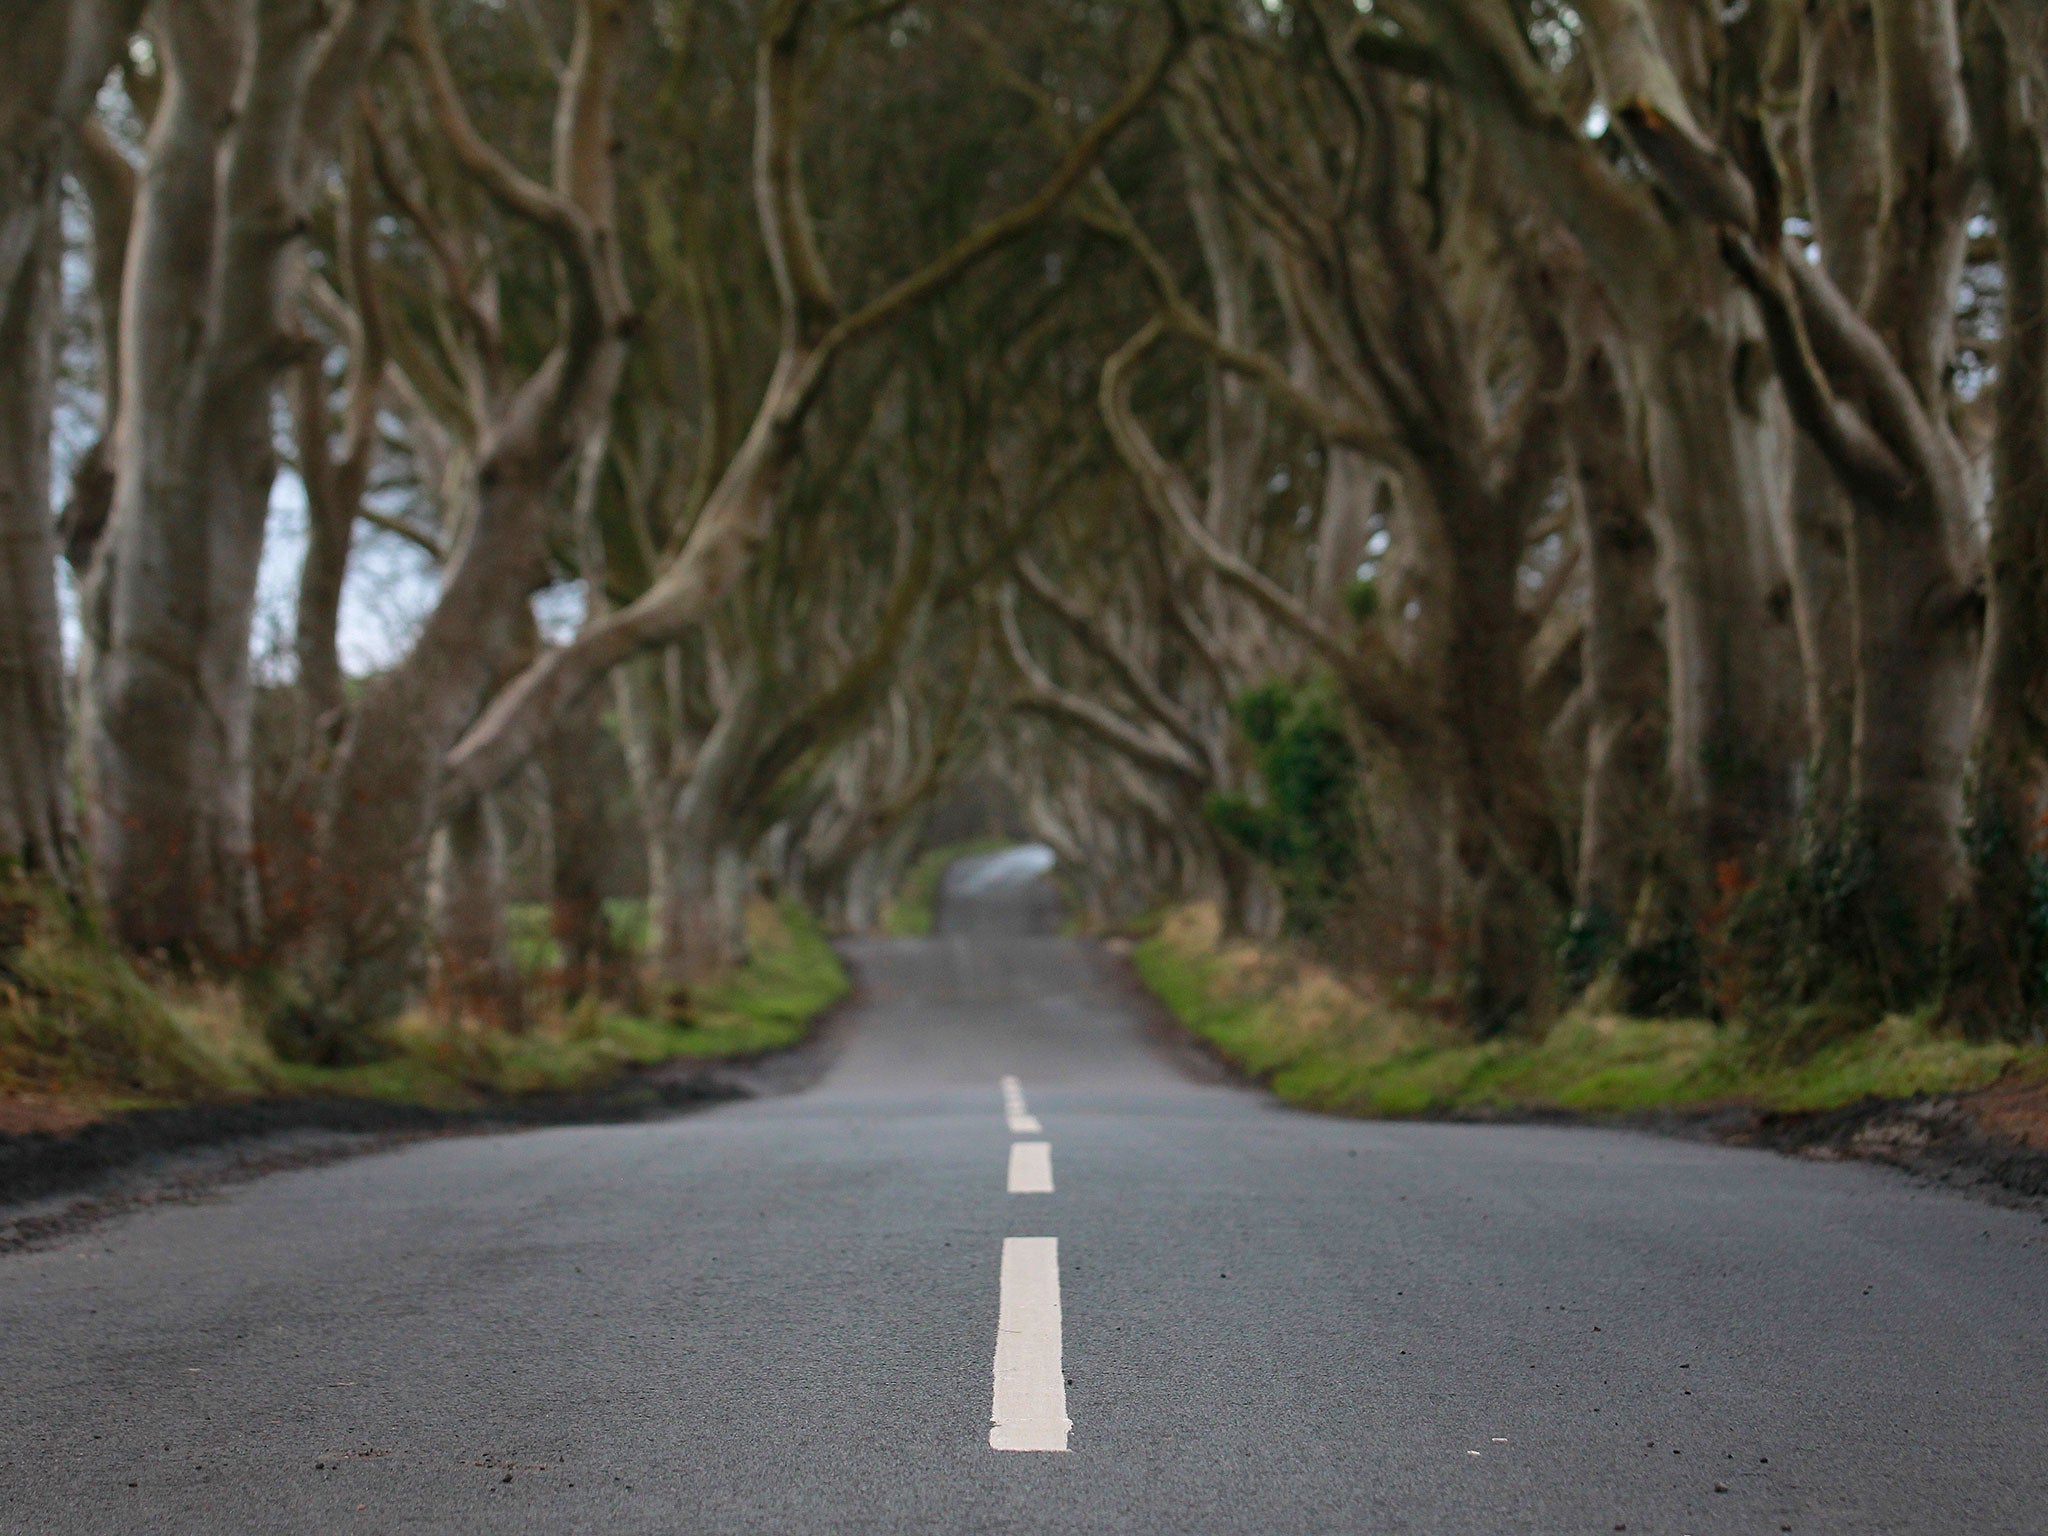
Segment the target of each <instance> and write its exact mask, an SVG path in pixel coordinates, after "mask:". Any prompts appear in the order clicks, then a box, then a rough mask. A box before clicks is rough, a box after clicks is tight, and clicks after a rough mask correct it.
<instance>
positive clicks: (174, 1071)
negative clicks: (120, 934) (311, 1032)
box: [0, 874, 267, 1105]
mask: <svg viewBox="0 0 2048 1536" xmlns="http://www.w3.org/2000/svg"><path fill="white" fill-rule="evenodd" d="M0 935H4V938H0V1094H9V1095H22V1094H39V1095H58V1096H70V1097H83V1098H86V1099H89V1100H94V1101H98V1102H103V1103H108V1104H115V1105H120V1104H127V1103H153V1102H161V1101H174V1100H181V1099H188V1098H199V1097H213V1096H221V1095H232V1094H238V1093H248V1092H253V1091H257V1090H258V1089H260V1088H261V1086H262V1082H263V1078H262V1058H263V1057H264V1056H265V1055H266V1054H267V1053H266V1052H264V1051H263V1050H261V1049H260V1047H259V1048H257V1049H256V1050H254V1051H251V1050H249V1049H245V1048H244V1047H245V1044H246V1043H245V1042H242V1041H239V1040H237V1039H235V1038H232V1037H231V1036H224V1035H223V1034H222V1033H221V1032H219V1031H216V1030H212V1029H208V1028H206V1027H204V1026H203V1025H201V1024H197V1023H195V1022H194V1021H193V1020H191V1019H189V1018H188V1017H186V1016H185V1015H184V1014H182V1013H181V1012H180V1011H179V1010H177V1009H175V1008H173V1007H170V1006H169V1005H167V1003H166V1002H165V1000H164V998H163V997H162V996H161V995H160V994H159V993H158V992H157V991H156V990H155V989H153V988H152V987H151V986H150V985H149V984H148V983H147V982H146V981H145V980H144V979H143V977H142V976H141V975H140V974H139V973H138V972H137V971H136V969H135V967H134V966H133V965H131V964H130V963H129V961H128V960H127V958H126V957H125V956H123V955H122V954H121V953H120V951H119V950H118V949H116V948H115V947H114V946H113V945H112V944H111V943H109V942H108V941H107V940H106V939H105V938H104V937H103V936H102V935H101V934H100V933H99V932H98V931H97V930H96V929H95V928H94V926H93V924H92V922H91V920H90V919H89V918H88V917H86V916H84V915H82V914H80V913H78V912H75V911H73V910H71V909H70V908H69V907H67V905H66V904H65V903H64V902H62V901H61V900H59V899H58V898H57V897H56V896H55V895H54V894H53V893H52V892H51V891H49V890H48V889H46V888H44V887H42V886H40V885H38V884H36V883H34V882H31V881H29V880H26V879H23V878H21V877H19V876H16V875H12V874H8V875H0Z"/></svg>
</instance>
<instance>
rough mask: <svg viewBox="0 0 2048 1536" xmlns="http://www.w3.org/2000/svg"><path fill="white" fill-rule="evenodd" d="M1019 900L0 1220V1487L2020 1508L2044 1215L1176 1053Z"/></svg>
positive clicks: (1812, 1509) (1293, 1507)
mask: <svg viewBox="0 0 2048 1536" xmlns="http://www.w3.org/2000/svg"><path fill="white" fill-rule="evenodd" d="M1031 875H1032V872H1031V871H1028V870H1027V871H1023V872H1022V875H1021V877H1020V879H1022V880H1028V879H1029V878H1031ZM1045 910H1046V908H1045V905H1044V902H1043V900H1042V898H1040V897H1038V896H1033V895H1031V894H1030V893H1029V892H1026V891H1023V890H1022V889H1021V886H1020V882H1019V880H1012V881H1011V882H1009V883H1007V884H1005V883H1003V882H996V883H994V884H993V885H990V886H987V887H985V888H984V889H982V890H981V891H979V892H967V893H963V892H961V891H960V890H958V889H956V888H953V887H951V886H949V889H948V892H947V895H946V900H945V902H944V903H943V905H942V913H943V914H944V919H945V924H946V926H947V927H948V928H949V929H950V930H952V931H950V932H948V933H945V934H942V936H940V937H938V938H935V939H929V940H894V941H872V942H864V943H860V944H855V945H852V946H850V952H851V954H852V957H853V959H854V960H855V962H856V963H857V965H858V967H859V970H860V974H861V977H862V980H863V984H864V987H865V1000H864V1002H863V1003H862V1005H861V1006H860V1008H859V1009H858V1011H857V1012H856V1014H855V1015H854V1016H853V1017H852V1018H851V1019H850V1020H849V1021H848V1023H847V1026H846V1028H845V1031H844V1034H843V1038H844V1042H845V1043H844V1050H843V1053H842V1054H841V1056H840V1057H839V1059H838V1061H837V1063H836V1065H835V1066H834V1067H833V1069H832V1070H831V1072H830V1073H829V1074H828V1075H827V1076H826V1077H825V1079H824V1081H823V1082H822V1084H820V1085H819V1086H818V1087H816V1088H813V1089H811V1090H810V1091H808V1092H805V1093H802V1094H797V1095H793V1096H789V1097H784V1098H778V1099H763V1100H757V1101H753V1102H748V1103H742V1104H734V1105H730V1106H727V1107H723V1108H719V1109H715V1110H712V1111H709V1112H705V1113H699V1114H694V1115H689V1116H686V1117H683V1118H679V1119H676V1120H672V1121H667V1122H663V1123H659V1124H651V1125H632V1126H622V1127H617V1128H595V1129H592V1128H579V1129H568V1130H556V1131H545V1132H530V1133H526V1134H519V1135H505V1136H494V1137H478V1138H456V1139H449V1140H444V1141H436V1142H431V1143H425V1144H420V1145H415V1146H413V1147H410V1148H407V1149H405V1150H402V1151H398V1152H392V1153H386V1154H382V1155H377V1156H370V1157H364V1158H361V1159H358V1160H356V1161H353V1162H348V1163H343V1164H338V1165H335V1166H331V1167H327V1168H323V1169H317V1170H311V1171H305V1172H298V1173H288V1174H281V1175H278V1176H275V1177H272V1178H269V1179H265V1180H262V1181H260V1182H257V1183H253V1184H248V1185H244V1186H240V1187H237V1188H232V1189H229V1190H227V1191H225V1192H224V1193H222V1194H221V1195H219V1196H217V1197H215V1198H212V1199H210V1200H208V1201H206V1202H205V1203H201V1204H196V1205H182V1206H166V1207H162V1208H157V1209H152V1210H149V1211H146V1212H144V1213H141V1214H138V1215H133V1216H128V1217H124V1218H120V1219H118V1220H116V1221H113V1222H111V1223H109V1224H107V1225H105V1226H103V1227H101V1228H100V1229H98V1230H97V1231H94V1232H90V1233H87V1234H85V1235H82V1236H79V1237H74V1238H71V1239H67V1240H65V1241H64V1242H62V1243H61V1244H59V1245H58V1246H56V1247H54V1248H49V1249H45V1250H43V1251H40V1252H34V1253H28V1254H22V1255H17V1256H14V1257H11V1258H0V1530H4V1531H7V1532H34V1533H46V1532H85V1531H92V1532H121V1533H130V1532H178V1533H185V1532H190V1533H208V1536H211V1533H222V1532H265V1533H275V1532H321V1533H325V1532H349V1531H360V1532H398V1531H404V1532H421V1533H429V1532H431V1533H447V1532H499V1531H506V1532H534V1533H549V1536H553V1533H564V1532H588V1533H592V1536H599V1533H602V1536H620V1533H639V1532H646V1533H655V1532H660V1533H691V1536H700V1533H724V1532H734V1533H738V1532H791V1533H795V1532H802V1533H806V1536H812V1533H819V1536H823V1533H839V1532H858V1533H876V1536H908V1533H924V1532H932V1533H953V1532H963V1533H965V1532H991V1533H994V1532H1001V1533H1006V1536H1007V1533H1015V1536H1055V1533H1062V1532H1119V1533H1125V1532H1127V1533H1132V1536H1183V1533H1209V1532H1231V1533H1245V1536H1282V1533H1295V1532H1300V1533H1309V1532H1315V1533H1324V1532H1327V1533H1340V1532H1341V1533H1374V1536H1377V1533H1395V1532H1400V1533H1419V1532H1440V1533H1444V1536H1494V1533H1505V1532H1529V1533H1535V1536H1558V1533H1568V1532H1612V1531H1618V1530H1621V1529H1623V1528H1626V1529H1627V1530H1628V1531H1629V1532H1631V1533H1643V1532H1655V1533H1672V1536H1681V1533H1694V1536H1708V1533H1748V1532H1779V1531H1786V1530H1790V1531H1797V1532H1842V1533H1856V1536H1869V1533H1877V1532H1910V1533H1920V1536H1961V1533H1971V1536H1983V1533H2005V1532H2009V1533H2014V1536H2020V1533H2029V1536H2039V1533H2041V1532H2043V1531H2048V1244H2044V1241H2043V1239H2044V1237H2048V1226H2044V1225H2043V1224H2042V1221H2041V1218H2040V1217H2038V1216H2035V1215H2027V1214H2022V1213H2016V1212H2009V1211H2004V1210H1999V1209H1994V1208H1991V1207H1987V1206H1983V1205H1977V1204H1973V1203H1970V1202H1967V1201H1965V1200H1963V1199H1961V1198H1959V1197H1957V1196H1955V1195H1951V1194H1947V1193H1942V1192H1936V1191H1930V1190H1923V1189H1921V1188H1918V1187H1916V1186H1914V1185H1912V1184H1910V1183H1909V1182H1907V1181H1906V1180H1904V1179H1903V1178H1901V1177H1899V1176H1896V1175H1893V1174H1890V1173H1886V1172H1883V1171H1880V1170H1876V1169H1872V1168H1867V1167H1861V1166H1853V1165H1822V1164H1813V1163H1801V1162H1793V1161H1788V1160H1784V1159H1780V1158H1777V1157H1774V1156H1770V1155H1767V1154H1762V1153H1755V1152H1742V1151H1733V1150H1724V1149H1719V1148H1713V1147H1706V1146H1694V1145H1690V1144H1686V1143H1681V1142H1676V1141H1664V1140H1659V1139H1655V1138H1652V1137H1648V1136H1639V1135H1632V1134H1623V1133H1618V1132H1605V1131H1586V1130H1569V1129H1554V1128H1533V1127H1492V1126H1453V1125H1421V1124H1376V1123H1366V1122H1357V1121H1344V1120H1329V1119H1319V1118H1315V1117H1311V1116H1308V1115H1303V1114H1298V1113H1294V1112H1291V1111H1288V1110H1284V1109H1281V1108H1278V1107H1276V1106H1274V1105H1273V1104H1272V1103H1270V1102H1268V1101H1267V1100H1265V1099H1264V1098H1262V1097H1260V1096H1259V1095H1257V1094H1254V1093H1251V1092H1247V1091H1243V1090H1239V1089H1233V1088H1226V1087H1218V1086H1213V1085H1204V1084H1200V1083H1196V1082H1193V1081H1190V1080H1189V1079H1188V1078H1186V1077H1185V1076H1184V1075H1183V1074H1182V1073H1181V1072H1180V1071H1178V1070H1177V1069H1176V1067H1175V1066H1173V1065H1172V1064H1171V1062H1170V1061H1169V1060H1168V1059H1167V1058H1166V1057H1165V1056H1164V1055H1162V1054H1161V1053H1159V1052H1158V1051H1157V1050H1156V1049H1155V1048H1154V1047H1153V1046H1152V1045H1151V1044H1149V1043H1148V1041H1147V1039H1146V1037H1145V1036H1144V1034H1143V1032H1142V1030H1141V1028H1140V1026H1139V1024H1138V1022H1137V1020H1136V1018H1135V1016H1134V1014H1133V1012H1132V1010H1131V1009H1130V1007H1129V1005H1128V1003H1127V1001H1126V999H1125V997H1124V995H1123V994H1122V992H1121V991H1120V990H1119V988H1118V986H1117V984H1116V983H1115V981H1114V980H1113V978H1111V977H1110V976H1109V975H1108V973H1107V972H1106V971H1105V969H1104V966H1103V962H1102V961H1101V959H1100V957H1099V956H1098V955H1097V953H1096V952H1095V951H1094V950H1092V949H1091V948H1090V947H1088V946H1086V945H1083V944H1078V943H1073V942H1069V941H1066V940H1062V939H1058V938H1054V937H1045V936H1039V937H1019V936H1016V933H1017V929H1018V928H1019V927H1023V928H1025V929H1030V928H1034V927H1035V928H1043V927H1044V926H1045V924H1044V914H1045ZM1005 1078H1010V1079H1014V1082H1013V1083H1011V1084H1009V1085H1008V1086H1007V1088H1006V1085H1005V1082H1004V1079H1005ZM1013 1127H1015V1129H1013ZM1020 1146H1029V1147H1042V1150H1034V1151H1019V1150H1017V1149H1018V1148H1019V1147H1020ZM1047 1183H1049V1184H1050V1185H1051V1186H1052V1187H1051V1190H1050V1191H1049V1192H1046V1191H1044V1190H1043V1188H1042V1186H1043V1185H1044V1184H1047ZM1013 1184H1014V1185H1017V1186H1018V1187H1019V1189H1020V1191H1022V1192H1018V1193H1011V1192H1010V1191H1011V1187H1012V1185H1013ZM1012 1239H1016V1240H1019V1241H1016V1242H1012V1241H1011V1240H1012ZM1026 1240H1035V1241H1026ZM999 1321H1000V1323H1001V1325H1002V1328H1001V1332H1000V1336H999V1328H998V1324H999ZM999 1375H1000V1379H999ZM992 1411H993V1412H995V1413H996V1414H997V1415H998V1417H999V1419H1000V1420H1001V1422H998V1423H996V1424H994V1425H992V1424H991V1414H992ZM1069 1423H1070V1425H1071V1427H1069ZM992 1440H993V1441H994V1442H995V1444H997V1445H1001V1444H1005V1443H1022V1444H1026V1445H1048V1444H1050V1443H1052V1442H1054V1441H1064V1442H1065V1444H1066V1446H1067V1449H1066V1450H1065V1451H1064V1452H1062V1451H1059V1450H1056V1449H1046V1450H1037V1449H1018V1450H1010V1449H996V1448H992V1443H991V1442H992Z"/></svg>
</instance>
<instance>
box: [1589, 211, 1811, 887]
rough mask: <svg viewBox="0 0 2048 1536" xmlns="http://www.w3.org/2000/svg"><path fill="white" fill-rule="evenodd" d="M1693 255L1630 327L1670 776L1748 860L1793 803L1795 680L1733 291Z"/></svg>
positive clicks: (1707, 831)
mask: <svg viewBox="0 0 2048 1536" xmlns="http://www.w3.org/2000/svg"><path fill="white" fill-rule="evenodd" d="M1692 254H1694V255H1696V256H1698V257H1699V264H1697V265H1696V266H1695V269H1694V271H1693V272H1692V273H1691V274H1690V281H1689V282H1688V283H1687V284H1685V285H1684V286H1682V287H1678V288H1677V289H1676V291H1673V292H1671V293H1670V294H1668V295H1667V296H1666V297H1667V299H1668V300H1669V301H1670V302H1668V303H1667V305H1666V307H1665V308H1663V309H1662V311H1661V312H1659V313H1657V314H1656V316H1655V318H1654V321H1653V323H1650V324H1648V325H1644V324H1640V323H1639V324H1632V325H1631V326H1630V327H1629V330H1630V335H1631V339H1632V341H1633V342H1634V356H1633V358H1632V359H1631V361H1632V365H1633V366H1632V371H1633V373H1634V375H1635V376H1636V377H1637V378H1638V379H1640V380H1641V381H1642V388H1643V395H1644V404H1645V409H1646V413H1647V415H1646V421H1647V426H1648V434H1649V448H1650V464H1651V471H1652V478H1653V481H1654V484H1655V487H1656V501H1655V504H1654V506H1655V511H1656V513H1657V516H1658V534H1659V538H1658V544H1659V547H1660V550H1661V552H1662V568H1663V588H1664V603H1665V630H1666V637H1667V642H1666V643H1667V646H1668V649H1669V651H1670V664H1671V687H1670V711H1671V775H1672V780H1673V783H1674V785H1675V787H1676V790H1677V796H1678V804H1679V806H1680V808H1681V810H1682V811H1683V813H1684V814H1685V816H1686V817H1687V819H1688V820H1690V821H1691V822H1692V824H1693V832H1694V835H1695V837H1696V838H1697V839H1698V842H1697V846H1698V847H1699V849H1700V852H1701V854H1702V855H1703V857H1704V858H1705V860H1706V861H1707V862H1708V863H1709V864H1710V865H1714V864H1719V863H1722V862H1723V861H1729V860H1733V861H1737V862H1739V863H1741V864H1745V865H1747V864H1750V863H1753V862H1754V859H1755V857H1756V853H1757V850H1758V847H1759V845H1760V844H1761V843H1763V842H1764V841H1765V840H1766V839H1767V838H1769V837H1770V836H1771V835H1772V834H1773V833H1775V832H1777V831H1778V830H1779V829H1780V828H1782V827H1783V826H1784V824H1785V822H1786V819H1787V813H1788V811H1789V809H1790V800H1791V795H1790V790H1791V775H1792V768H1793V766H1794V764H1795V763H1796V762H1797V761H1798V753H1797V751H1796V750H1794V749H1792V748H1791V745H1790V743H1788V742H1786V741H1784V740H1782V739H1781V737H1780V734H1779V732H1778V730H1777V729H1776V726H1777V723H1778V722H1779V721H1780V720H1781V719H1783V717H1784V716H1785V715H1786V713H1787V710H1786V709H1785V708H1784V704H1785V700H1784V697H1783V691H1785V690H1787V689H1788V686H1789V685H1791V684H1792V682H1793V679H1792V678H1791V677H1790V676H1789V673H1790V671H1791V669H1790V668H1789V667H1786V666H1783V665H1780V664H1779V662H1780V660H1781V657H1780V654H1779V649H1780V648H1779V646H1778V645H1777V644H1776V643H1775V642H1777V641H1778V640H1780V639H1782V638H1783V637H1782V636H1781V635H1779V634H1778V633H1777V626H1776V625H1775V623H1774V620H1773V616H1772V614H1771V612H1770V609H1769V605H1768V602H1767V595H1768V592H1769V587H1770V582H1769V580H1768V578H1767V574H1766V573H1767V571H1768V567H1769V563H1770V562H1769V561H1768V558H1767V549H1766V547H1765V539H1764V533H1765V530H1766V529H1767V528H1768V526H1769V524H1768V521H1767V518H1766V515H1765V512H1764V508H1763V505H1762V502H1763V490H1762V487H1761V486H1759V485H1758V484H1757V480H1756V474H1755V471H1756V468H1757V455H1756V454H1755V453H1754V452H1753V451H1750V450H1749V449H1748V447H1747V445H1745V443H1744V442H1743V440H1742V439H1743V437H1744V435H1745V434H1746V433H1752V432H1754V431H1755V430H1756V428H1754V427H1753V426H1751V425H1750V424H1749V423H1747V422H1745V421H1744V420H1743V419H1742V418H1741V416H1740V413H1739V409H1738V406H1737V403H1736V401H1735V399H1734V396H1733V392H1732V390H1731V389H1730V387H1729V381H1730V379H1731V378H1732V377H1733V375H1734V372H1735V364H1736V356H1737V345H1738V338H1737V337H1736V336H1735V335H1734V334H1732V327H1733V325H1734V321H1733V319H1732V315H1733V312H1734V309H1735V301H1734V299H1733V296H1732V294H1731V293H1730V291H1729V285H1728V284H1727V282H1726V280H1725V279H1724V278H1723V276H1722V274H1721V273H1720V271H1719V268H1718V265H1717V264H1712V256H1711V253H1710V252H1706V251H1704V250H1699V251H1695V252H1693V253H1692ZM1688 289H1690V290H1691V291H1690V292H1688V291H1687V290H1688ZM1686 300H1690V302H1683V301H1686ZM1795 709H1796V706H1795Z"/></svg>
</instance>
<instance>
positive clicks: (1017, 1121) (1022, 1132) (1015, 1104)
mask: <svg viewBox="0 0 2048 1536" xmlns="http://www.w3.org/2000/svg"><path fill="white" fill-rule="evenodd" d="M1003 1114H1004V1115H1005V1116H1006V1117H1007V1118H1008V1120H1009V1122H1010V1134H1011V1135H1012V1136H1036V1135H1038V1134H1039V1133H1040V1132H1042V1131H1043V1130H1044V1129H1045V1127H1044V1126H1042V1125H1040V1124H1039V1123H1038V1117H1037V1116H1036V1115H1034V1114H1032V1113H1031V1111H1030V1108H1029V1106H1027V1105H1026V1104H1025V1102H1024V1085H1023V1084H1022V1083H1020V1082H1018V1081H1017V1079H1016V1078H1014V1077H1006V1078H1004V1079H1003Z"/></svg>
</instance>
